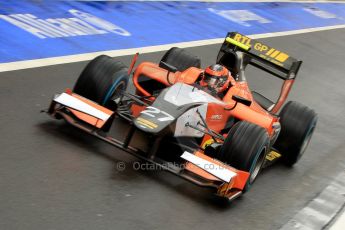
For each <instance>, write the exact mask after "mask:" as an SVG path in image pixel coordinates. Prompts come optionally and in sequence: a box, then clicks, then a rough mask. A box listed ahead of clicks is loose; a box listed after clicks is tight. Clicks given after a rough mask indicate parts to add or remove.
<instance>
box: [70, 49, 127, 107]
mask: <svg viewBox="0 0 345 230" xmlns="http://www.w3.org/2000/svg"><path fill="white" fill-rule="evenodd" d="M127 71H128V69H127V67H126V66H125V65H124V64H123V63H122V62H119V61H115V60H114V59H112V58H111V57H109V56H106V55H101V56H98V57H96V58H95V59H93V60H92V61H90V62H89V63H88V64H87V66H86V67H85V69H84V70H83V72H82V73H81V74H80V76H79V78H78V80H77V82H76V84H75V86H74V89H73V92H74V93H76V94H79V95H81V96H83V97H85V98H87V99H90V100H92V101H94V102H96V103H98V104H100V105H104V106H106V107H108V108H109V107H111V106H112V105H111V104H112V102H113V101H115V102H116V100H119V97H120V96H119V92H120V91H121V90H126V88H127V84H128V79H129V76H128V73H127Z"/></svg>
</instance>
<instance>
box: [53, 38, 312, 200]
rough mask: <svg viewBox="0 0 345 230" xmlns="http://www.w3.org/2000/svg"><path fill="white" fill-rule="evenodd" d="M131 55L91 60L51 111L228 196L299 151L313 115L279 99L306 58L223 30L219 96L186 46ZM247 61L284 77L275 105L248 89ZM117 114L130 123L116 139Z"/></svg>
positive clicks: (298, 155)
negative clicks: (143, 56) (223, 75)
mask: <svg viewBox="0 0 345 230" xmlns="http://www.w3.org/2000/svg"><path fill="white" fill-rule="evenodd" d="M137 57H138V54H136V55H135V56H134V58H133V60H132V63H131V65H130V67H129V68H127V67H126V66H125V65H124V64H123V63H121V62H119V61H116V60H114V59H113V58H111V57H108V56H104V55H102V56H99V57H96V58H95V59H94V60H92V61H91V62H90V63H89V64H88V65H87V66H86V67H85V69H84V70H83V71H82V73H81V75H80V76H79V78H78V80H77V82H76V84H75V86H74V89H73V90H70V89H67V90H66V91H65V92H64V93H61V94H57V95H55V97H54V99H53V100H52V102H51V105H50V107H49V109H48V111H47V112H48V114H50V115H51V116H52V117H54V118H57V119H61V118H62V119H64V120H65V121H67V122H68V123H69V124H71V125H73V126H75V127H77V128H79V129H81V130H83V131H85V132H87V133H89V134H91V135H93V136H95V137H97V138H99V139H101V140H103V141H105V142H107V143H109V144H112V145H113V146H115V147H117V148H119V149H121V150H124V151H126V152H128V153H130V154H132V155H134V156H136V157H138V158H139V159H141V160H144V161H146V162H149V163H152V164H154V165H156V166H159V167H160V168H162V169H164V170H167V171H169V172H171V173H173V174H175V175H178V176H180V177H182V178H184V179H186V180H188V181H190V182H193V183H195V184H197V185H199V186H204V187H210V188H213V189H214V191H215V193H216V194H217V195H218V196H221V197H225V198H228V199H229V200H232V199H234V198H236V197H238V196H239V195H241V194H242V193H244V192H246V191H248V190H249V189H250V187H251V185H252V184H253V183H254V181H255V179H256V178H257V176H258V174H259V172H260V170H261V169H262V168H263V167H267V166H268V165H270V164H272V163H273V162H275V161H277V160H281V161H282V162H284V163H285V164H287V165H289V166H292V165H293V164H295V163H296V162H297V161H298V160H299V159H300V158H301V156H302V154H303V153H304V152H305V150H306V148H307V146H308V143H309V141H310V139H311V137H312V134H313V132H314V129H315V126H316V123H317V115H316V113H315V112H314V111H313V110H312V109H309V108H308V107H306V106H304V105H302V104H300V103H298V102H291V101H290V102H287V103H286V104H285V105H284V106H283V104H284V102H285V100H286V98H287V96H288V93H289V91H290V89H291V86H292V84H293V82H294V80H295V78H296V75H297V73H298V71H299V68H300V66H301V64H302V61H298V60H296V59H295V58H293V57H291V56H289V55H288V54H286V53H284V52H281V51H279V50H277V49H275V48H272V47H269V46H267V45H265V44H263V43H262V42H259V41H256V40H253V39H250V38H248V37H246V36H244V35H241V34H239V33H236V32H231V33H228V34H227V36H226V38H225V41H224V43H223V44H222V46H221V48H220V51H219V53H218V57H217V63H218V64H220V65H222V66H225V67H226V68H227V69H228V70H229V71H230V73H231V75H232V77H233V79H234V80H233V81H232V82H231V84H229V87H228V88H227V90H226V91H225V92H224V93H223V96H221V97H220V96H218V95H215V94H213V93H212V92H210V91H209V90H207V88H205V87H203V86H201V85H200V81H201V79H202V78H203V76H204V70H203V69H201V68H200V59H199V58H197V57H195V56H192V55H190V54H189V53H187V51H186V50H184V49H179V48H176V47H174V48H171V49H170V50H169V51H167V52H166V53H165V55H164V56H163V58H162V59H161V61H160V63H159V64H155V63H151V62H143V63H141V64H140V65H138V67H137V68H136V69H135V71H132V70H133V69H134V66H135V63H136V60H137ZM248 65H252V66H255V67H257V68H259V69H261V70H264V71H265V72H267V73H269V74H272V75H274V76H276V77H279V78H281V79H282V80H284V83H283V86H282V89H281V92H280V96H279V98H278V100H277V102H276V103H274V102H272V101H271V100H269V99H267V98H266V97H264V96H263V95H261V94H259V93H257V92H254V91H251V90H250V88H249V87H248V84H247V81H246V78H245V69H246V67H247V66H248ZM132 72H133V73H132ZM130 79H131V80H132V82H133V85H134V86H135V87H134V88H135V90H134V91H135V92H132V91H133V90H128V89H127V85H128V82H129V80H130ZM282 106H283V108H282V109H281V107H282ZM279 111H280V112H279ZM115 120H116V121H118V120H122V121H121V122H124V121H125V122H126V124H127V125H128V132H127V133H126V134H125V135H124V137H123V139H122V140H120V138H114V137H111V136H110V135H109V133H110V132H109V131H110V129H111V126H112V124H115V125H116V122H114V121H115ZM116 128H117V127H113V128H112V130H114V129H116ZM134 135H142V136H144V137H145V138H146V140H147V143H146V144H147V150H142V149H138V148H136V147H134V146H133V145H132V143H133V140H132V139H133V137H134ZM134 139H135V138H134ZM176 163H178V164H176Z"/></svg>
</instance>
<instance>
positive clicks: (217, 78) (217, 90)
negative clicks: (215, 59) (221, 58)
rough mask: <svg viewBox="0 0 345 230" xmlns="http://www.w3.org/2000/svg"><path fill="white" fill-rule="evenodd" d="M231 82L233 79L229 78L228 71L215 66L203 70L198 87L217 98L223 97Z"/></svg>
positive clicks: (217, 65) (222, 67)
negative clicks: (205, 89) (208, 91)
mask: <svg viewBox="0 0 345 230" xmlns="http://www.w3.org/2000/svg"><path fill="white" fill-rule="evenodd" d="M232 80H234V79H233V78H232V77H231V74H230V71H229V70H228V69H227V68H225V67H224V66H222V65H219V64H215V65H211V66H209V67H207V68H206V69H205V71H204V76H203V78H202V79H201V81H200V85H201V86H202V87H207V89H208V90H210V91H211V92H212V93H214V94H216V95H217V96H219V97H223V96H224V95H223V94H224V93H225V92H226V90H227V89H228V87H229V85H230V83H231V81H232Z"/></svg>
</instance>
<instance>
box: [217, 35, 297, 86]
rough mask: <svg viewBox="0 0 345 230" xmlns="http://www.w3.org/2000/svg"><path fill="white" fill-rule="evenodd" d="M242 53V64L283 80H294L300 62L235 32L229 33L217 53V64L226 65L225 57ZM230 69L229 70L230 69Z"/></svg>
mask: <svg viewBox="0 0 345 230" xmlns="http://www.w3.org/2000/svg"><path fill="white" fill-rule="evenodd" d="M237 51H241V52H243V53H244V62H245V63H244V64H245V65H247V64H251V65H253V66H255V67H257V68H259V69H262V70H264V71H265V72H268V73H270V74H272V75H274V76H277V77H279V78H281V79H283V80H287V79H294V78H296V75H297V73H298V71H299V68H300V66H301V64H302V61H300V60H297V59H296V58H293V57H291V56H290V55H289V54H287V53H285V52H282V51H280V50H278V49H276V48H273V47H270V46H268V45H266V44H263V43H262V42H260V41H257V40H255V39H251V38H249V37H247V36H244V35H242V34H239V33H237V32H229V33H228V34H227V36H226V38H225V40H224V42H223V44H222V47H221V49H220V51H219V53H218V57H217V63H220V64H223V65H225V66H228V65H229V64H226V62H227V61H226V60H227V59H228V57H227V56H229V57H230V56H231V55H234V54H236V52H237ZM230 69H231V68H230Z"/></svg>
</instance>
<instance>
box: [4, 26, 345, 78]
mask: <svg viewBox="0 0 345 230" xmlns="http://www.w3.org/2000/svg"><path fill="white" fill-rule="evenodd" d="M342 28H345V24H342V25H336V26H325V27H315V28H308V29H300V30H290V31H283V32H274V33H264V34H251V35H249V37H251V38H253V39H259V38H268V37H279V36H288V35H295V34H304V33H311V32H318V31H325V30H334V29H342ZM223 41H224V38H216V39H208V40H199V41H191V42H180V43H172V44H166V45H157V46H146V47H140V48H131V49H121V50H109V51H99V52H92V53H83V54H75V55H67V56H60V57H51V58H41V59H34V60H25V61H15V62H7V63H1V64H0V72H6V71H13V70H20V69H29V68H37V67H43V66H49V65H59V64H66V63H72V62H81V61H88V60H91V59H93V58H95V57H96V56H98V55H101V54H104V55H109V56H112V57H118V56H126V55H132V54H135V53H136V52H139V53H153V52H159V51H164V50H168V49H170V48H171V47H174V46H178V47H180V48H187V47H195V46H205V45H213V44H219V43H222V42H223Z"/></svg>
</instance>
